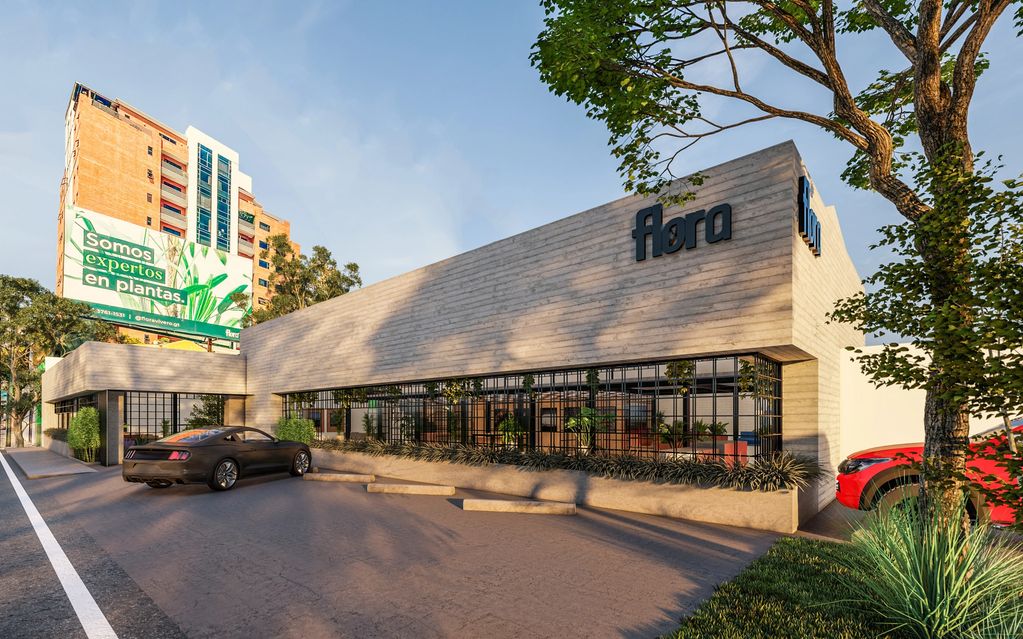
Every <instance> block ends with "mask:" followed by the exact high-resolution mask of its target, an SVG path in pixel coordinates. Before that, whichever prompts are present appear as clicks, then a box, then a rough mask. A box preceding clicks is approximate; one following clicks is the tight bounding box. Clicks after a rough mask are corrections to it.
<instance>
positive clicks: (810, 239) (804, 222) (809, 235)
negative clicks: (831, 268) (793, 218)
mask: <svg viewBox="0 0 1023 639" xmlns="http://www.w3.org/2000/svg"><path fill="white" fill-rule="evenodd" d="M812 195H813V186H812V185H811V184H810V178H808V177H806V176H805V175H804V176H802V177H800V178H799V236H800V237H801V238H803V241H804V242H806V245H807V246H809V247H810V251H811V252H812V253H813V254H814V255H815V256H817V257H820V256H821V223H820V220H818V219H817V214H816V213H814V212H813V209H812V208H810V196H812Z"/></svg>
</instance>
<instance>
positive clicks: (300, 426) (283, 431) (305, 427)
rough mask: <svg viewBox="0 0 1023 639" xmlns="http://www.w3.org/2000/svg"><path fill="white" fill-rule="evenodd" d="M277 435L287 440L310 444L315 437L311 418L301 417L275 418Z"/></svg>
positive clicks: (314, 428) (314, 427)
mask: <svg viewBox="0 0 1023 639" xmlns="http://www.w3.org/2000/svg"><path fill="white" fill-rule="evenodd" d="M276 433H277V437H278V438H279V439H283V440H285V441H289V442H302V443H303V444H311V443H312V441H313V440H314V439H316V426H315V425H313V420H311V419H302V418H301V417H281V418H280V419H279V420H277V431H276Z"/></svg>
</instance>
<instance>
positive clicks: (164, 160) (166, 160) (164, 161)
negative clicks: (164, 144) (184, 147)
mask: <svg viewBox="0 0 1023 639" xmlns="http://www.w3.org/2000/svg"><path fill="white" fill-rule="evenodd" d="M163 163H164V164H166V165H168V166H170V167H172V168H175V169H177V170H179V171H184V169H183V168H182V167H181V165H180V164H178V163H177V162H175V161H173V160H168V159H167V158H164V159H163Z"/></svg>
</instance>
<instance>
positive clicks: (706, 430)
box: [693, 419, 728, 439]
mask: <svg viewBox="0 0 1023 639" xmlns="http://www.w3.org/2000/svg"><path fill="white" fill-rule="evenodd" d="M693 431H694V432H695V433H696V437H697V439H710V438H712V437H719V436H721V435H725V434H727V433H728V424H726V423H724V422H705V421H703V420H702V419H697V420H696V421H694V422H693Z"/></svg>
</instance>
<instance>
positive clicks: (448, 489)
mask: <svg viewBox="0 0 1023 639" xmlns="http://www.w3.org/2000/svg"><path fill="white" fill-rule="evenodd" d="M366 492H368V493H387V494H389V495H454V494H455V487H454V486H433V485H428V484H366Z"/></svg>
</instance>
